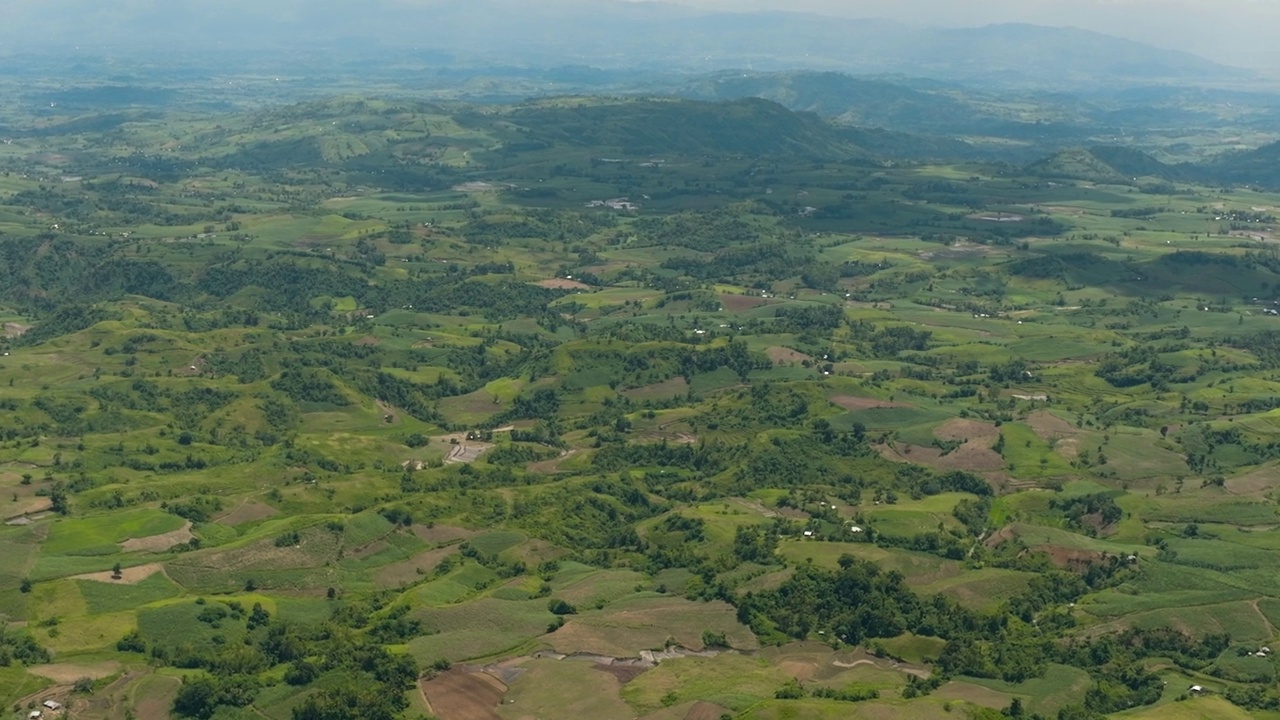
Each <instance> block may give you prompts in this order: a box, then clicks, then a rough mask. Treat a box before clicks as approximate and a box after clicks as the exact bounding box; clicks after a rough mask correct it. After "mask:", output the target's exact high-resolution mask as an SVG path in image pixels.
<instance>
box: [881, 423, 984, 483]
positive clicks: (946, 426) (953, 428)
mask: <svg viewBox="0 0 1280 720" xmlns="http://www.w3.org/2000/svg"><path fill="white" fill-rule="evenodd" d="M933 434H934V436H936V437H937V438H938V439H939V440H961V441H964V444H963V445H961V446H960V447H958V448H956V449H955V450H952V451H951V452H949V453H947V454H946V455H943V454H942V451H941V450H939V449H938V448H935V447H921V446H919V445H906V444H899V445H897V446H896V447H889V446H888V445H879V446H877V448H876V449H877V450H879V451H880V454H881V455H883V456H884V457H886V458H888V459H890V460H895V461H897V462H911V463H919V464H921V465H928V466H929V467H932V468H935V469H938V470H967V471H969V472H977V473H983V474H985V475H988V476H989V477H990V474H992V473H999V472H1001V471H1003V470H1004V469H1005V463H1004V458H1002V457H1000V453H997V452H996V451H995V450H992V449H991V446H992V445H994V444H995V442H996V440H997V439H998V438H999V437H1000V431H999V430H998V429H996V427H995V426H994V425H992V424H990V423H985V422H981V421H978V420H961V419H956V420H948V421H947V422H945V423H943V424H942V425H939V426H938V427H936V428H934V431H933Z"/></svg>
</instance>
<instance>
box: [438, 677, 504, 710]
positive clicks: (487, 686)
mask: <svg viewBox="0 0 1280 720" xmlns="http://www.w3.org/2000/svg"><path fill="white" fill-rule="evenodd" d="M422 693H423V695H425V696H426V697H427V702H428V703H430V704H431V709H432V711H433V712H434V713H435V714H436V715H438V716H440V718H442V720H501V718H500V717H499V715H498V711H497V707H498V705H499V704H500V703H501V702H502V696H503V695H505V694H506V693H507V686H506V685H504V684H503V683H502V682H501V681H500V680H498V679H497V678H495V677H493V676H492V675H489V674H487V673H482V672H465V671H462V670H450V671H449V672H447V673H444V674H442V675H438V676H436V677H435V678H433V679H431V680H426V681H424V682H423V683H422Z"/></svg>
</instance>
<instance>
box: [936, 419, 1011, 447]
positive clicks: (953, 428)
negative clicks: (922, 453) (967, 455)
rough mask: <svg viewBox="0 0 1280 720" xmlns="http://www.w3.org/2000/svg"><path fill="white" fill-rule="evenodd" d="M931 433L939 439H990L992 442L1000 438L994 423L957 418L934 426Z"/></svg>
mask: <svg viewBox="0 0 1280 720" xmlns="http://www.w3.org/2000/svg"><path fill="white" fill-rule="evenodd" d="M933 435H934V437H936V438H938V439H939V440H965V441H970V442H972V441H990V442H992V443H994V442H995V441H996V440H998V439H999V438H1000V430H999V428H997V427H996V426H995V425H992V424H991V423H987V422H982V421H981V420H965V419H962V418H957V419H954V420H948V421H946V422H944V423H942V424H941V425H939V426H938V427H936V428H934V430H933Z"/></svg>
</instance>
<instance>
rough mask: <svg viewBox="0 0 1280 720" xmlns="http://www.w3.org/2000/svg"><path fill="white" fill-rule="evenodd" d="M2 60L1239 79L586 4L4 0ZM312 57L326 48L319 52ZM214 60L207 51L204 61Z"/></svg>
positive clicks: (981, 41) (990, 39)
mask: <svg viewBox="0 0 1280 720" xmlns="http://www.w3.org/2000/svg"><path fill="white" fill-rule="evenodd" d="M8 5H9V7H8V9H7V10H6V14H7V20H6V22H5V23H4V24H3V26H2V27H0V43H3V44H2V45H0V48H2V49H3V51H4V52H6V53H8V54H14V53H28V52H63V53H72V54H77V55H83V54H86V53H87V54H93V53H107V54H109V55H110V56H111V57H113V58H120V57H127V56H129V55H130V54H136V53H158V54H162V55H167V56H176V57H177V59H178V60H179V61H181V62H185V63H199V62H201V61H216V63H215V64H217V65H219V66H221V67H224V68H225V67H232V66H234V65H235V64H237V63H251V62H257V61H259V60H260V59H261V57H260V56H261V53H262V52H264V51H265V50H266V49H270V50H271V51H273V53H274V55H273V59H272V61H271V62H274V63H276V64H277V65H280V66H298V65H305V64H317V63H319V64H328V65H338V66H340V65H343V64H344V63H346V64H351V63H358V62H360V61H361V60H365V61H367V60H370V59H372V58H379V57H381V58H385V57H386V53H387V52H388V50H389V49H398V50H400V51H407V52H408V53H409V54H408V55H407V56H404V57H403V58H402V60H401V62H402V63H404V64H405V65H406V67H412V66H413V64H414V57H415V56H416V57H417V58H418V60H417V62H418V63H420V64H421V65H422V66H424V67H426V66H436V67H438V66H441V65H473V66H474V65H489V64H495V63H497V64H505V65H539V66H543V67H546V66H550V65H556V64H567V63H574V64H586V65H592V66H596V67H636V66H639V67H650V68H654V69H665V70H673V69H678V70H684V71H692V70H697V71H710V70H718V69H721V68H725V67H742V68H748V69H755V70H776V69H794V68H811V69H827V70H840V71H845V72H854V73H858V74H892V75H898V76H926V77H932V78H938V79H942V80H963V81H966V82H970V83H983V84H989V85H991V86H1005V87H1009V86H1024V87H1030V86H1035V87H1045V86H1051V87H1056V88H1088V87H1097V86H1098V85H1099V84H1100V83H1112V82H1114V83H1128V84H1132V83H1150V82H1178V83H1193V84H1232V83H1238V82H1244V81H1248V80H1249V79H1250V78H1251V77H1252V75H1251V73H1249V72H1247V71H1244V70H1240V69H1236V68H1229V67H1225V66H1222V65H1219V64H1216V63H1213V62H1210V61H1208V60H1205V59H1203V58H1200V57H1197V56H1195V55H1191V54H1189V53H1184V52H1179V51H1173V50H1165V49H1159V48H1155V47H1152V46H1148V45H1144V44H1141V43H1137V42H1131V41H1128V40H1122V39H1118V38H1115V37H1111V36H1107V35H1102V34H1098V33H1094V32H1088V31H1084V30H1078V29H1072V28H1052V27H1041V26H1034V25H1017V24H1007V25H992V26H987V27H980V28H962V29H938V28H929V27H918V26H909V25H905V24H901V23H897V22H890V21H886V20H874V19H869V20H851V19H840V18H831V17H824V16H819V15H812V14H803V13H782V12H767V13H764V12H762V13H746V12H716V11H708V10H697V9H693V8H690V7H686V6H681V5H674V4H665V3H656V2H645V3H634V2H618V1H616V0H614V1H607V2H587V1H586V0H547V1H546V2H537V3H532V2H523V1H520V0H434V1H429V2H420V3H412V4H411V3H406V2H403V1H402V0H370V2H361V3H358V4H357V3H351V2H346V1H345V0H305V1H304V0H291V1H289V2H276V3H250V2H247V1H246V0H225V2H219V3H213V2H212V0H186V1H182V0H174V1H172V2H168V1H166V2H161V1H160V0H132V1H131V2H128V3H100V2H93V1H91V0H10V3H8ZM319 50H323V51H324V52H323V54H317V52H316V51H319ZM211 52H213V53H217V54H216V56H210V55H209V53H211Z"/></svg>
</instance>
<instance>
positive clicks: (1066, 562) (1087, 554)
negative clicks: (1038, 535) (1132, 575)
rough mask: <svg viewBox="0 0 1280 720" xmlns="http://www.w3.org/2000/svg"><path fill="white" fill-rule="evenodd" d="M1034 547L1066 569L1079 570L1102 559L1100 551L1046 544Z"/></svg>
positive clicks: (1055, 563)
mask: <svg viewBox="0 0 1280 720" xmlns="http://www.w3.org/2000/svg"><path fill="white" fill-rule="evenodd" d="M1035 549H1036V550H1039V551H1041V552H1044V553H1047V554H1048V555H1049V558H1050V559H1051V560H1053V564H1054V565H1056V566H1058V567H1060V568H1064V569H1067V570H1081V569H1084V568H1086V567H1088V566H1089V565H1092V564H1093V563H1095V562H1097V561H1099V560H1101V559H1102V553H1100V552H1092V551H1089V550H1080V549H1078V548H1067V547H1058V546H1056V545H1046V546H1043V547H1038V548H1035Z"/></svg>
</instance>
